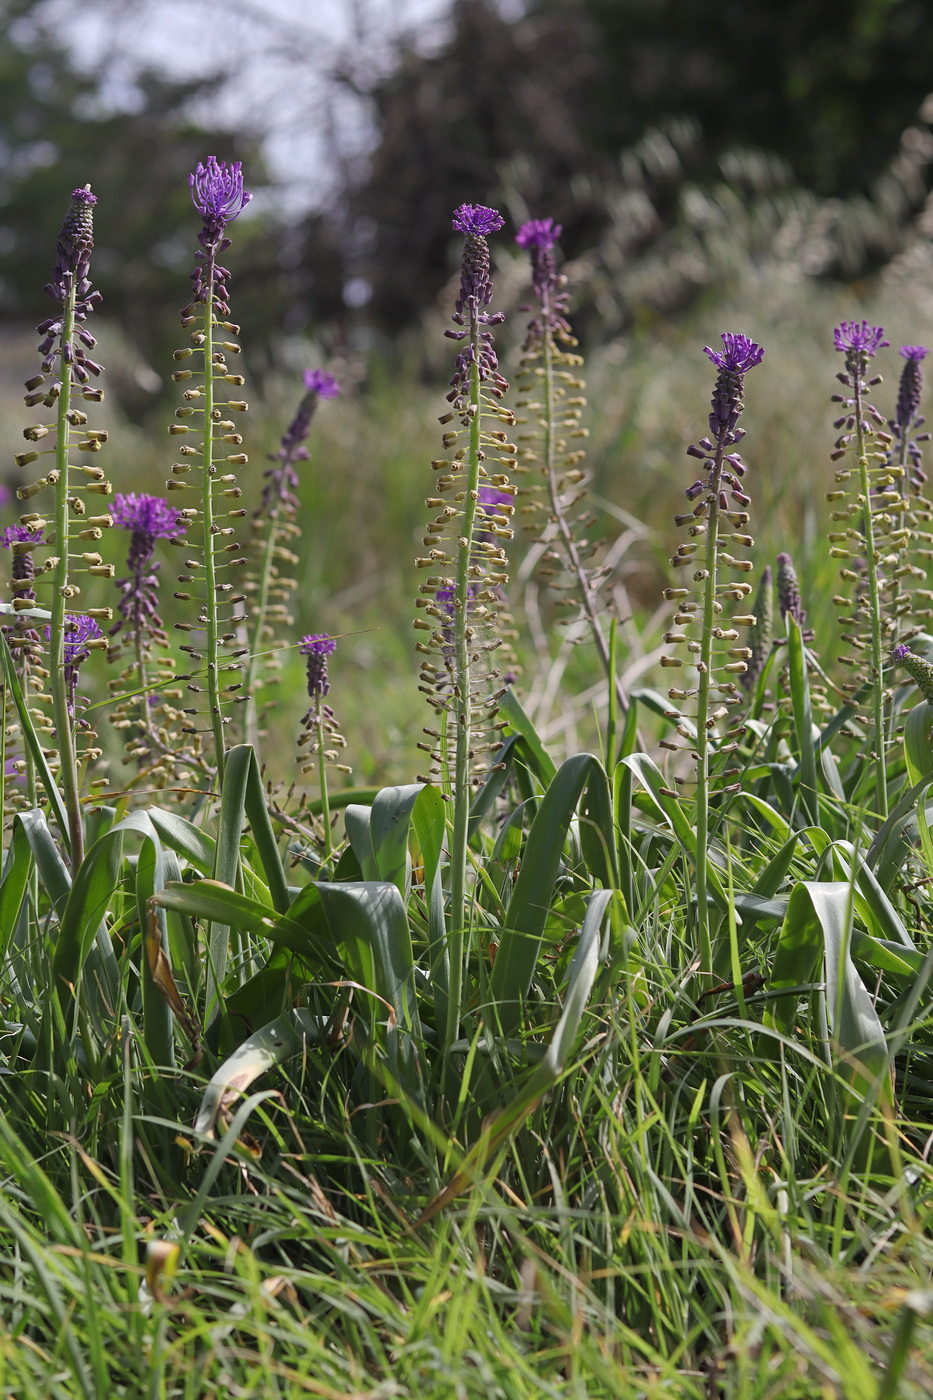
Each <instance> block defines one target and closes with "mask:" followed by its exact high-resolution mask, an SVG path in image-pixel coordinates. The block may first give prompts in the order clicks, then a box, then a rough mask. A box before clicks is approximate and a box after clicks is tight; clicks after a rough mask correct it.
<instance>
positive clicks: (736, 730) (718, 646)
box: [661, 332, 764, 976]
mask: <svg viewBox="0 0 933 1400" xmlns="http://www.w3.org/2000/svg"><path fill="white" fill-rule="evenodd" d="M722 340H723V349H722V350H713V349H711V348H710V347H709V346H706V347H705V353H706V354H707V355H708V356H709V358H710V360H711V361H712V362H713V364H714V365H715V366H716V367H717V369H718V371H719V373H718V375H717V377H716V385H715V388H714V390H713V397H712V404H711V412H710V415H709V436H708V437H703V438H701V439H700V441H699V443H694V444H692V445H691V446H690V447H689V448H688V449H687V451H688V455H689V456H691V457H696V458H699V459H700V460H701V461H702V462H703V464H704V472H703V475H702V476H701V477H700V478H699V479H698V480H697V481H695V482H694V483H693V484H692V485H691V486H690V487H689V488H688V490H687V493H686V494H687V499H688V501H690V502H695V504H694V505H693V509H692V511H691V512H690V513H689V514H688V515H681V516H678V517H677V523H678V525H687V526H688V527H689V528H688V534H689V536H690V542H689V543H687V544H682V545H680V546H679V547H678V550H677V553H676V554H675V555H674V557H673V559H672V560H671V562H672V564H673V565H674V567H675V568H683V569H687V570H692V581H693V584H694V585H695V588H696V592H697V594H698V599H697V600H696V601H694V600H693V599H692V598H691V593H693V591H694V590H693V589H690V588H688V587H678V588H669V589H667V591H666V596H667V597H668V598H669V599H670V600H671V601H672V602H674V603H675V604H676V612H675V614H674V629H673V630H671V631H670V632H668V633H667V634H666V636H665V641H666V642H668V643H680V644H682V645H684V646H685V648H686V651H687V653H688V659H687V662H686V664H687V666H689V667H692V668H694V671H695V684H694V685H682V686H678V687H673V688H671V690H670V691H669V692H668V694H669V696H670V698H671V700H673V701H676V702H677V708H676V709H674V710H672V711H670V712H669V713H670V715H671V718H672V719H674V720H675V721H677V732H678V734H680V735H681V737H682V738H685V739H687V740H688V741H690V740H693V735H692V734H691V730H690V728H688V727H687V725H686V724H685V723H684V720H685V719H687V718H690V719H691V720H692V726H693V729H694V730H695V740H693V742H688V744H687V745H686V747H687V748H688V749H689V750H690V755H691V758H692V760H693V763H694V765H695V777H694V778H692V779H687V778H684V777H682V776H681V777H678V778H677V779H676V781H677V783H678V786H679V787H680V788H681V789H682V790H685V795H686V792H687V791H689V788H690V787H691V786H693V788H694V797H695V809H694V810H695V823H696V898H697V943H698V953H699V958H700V969H699V971H700V974H701V976H702V975H704V974H709V973H711V972H712V970H713V948H712V937H711V933H710V922H709V909H708V906H707V855H708V849H709V804H710V796H711V769H712V764H713V762H714V760H717V759H718V756H720V755H725V756H728V754H730V753H731V752H734V750H735V748H736V746H737V738H738V736H739V734H740V733H741V732H742V729H741V726H740V725H739V726H735V725H733V726H732V727H731V728H726V730H725V733H724V734H722V735H721V737H720V726H721V725H722V724H723V723H724V722H725V724H729V723H730V714H729V712H730V709H732V708H733V707H735V706H741V705H742V704H743V703H744V701H743V697H742V695H741V693H740V690H739V686H738V685H737V684H736V681H737V680H739V679H740V678H741V677H742V676H743V675H744V674H745V672H746V670H747V665H748V662H749V661H750V660H751V659H752V656H753V649H752V648H751V647H749V646H736V642H737V641H738V640H739V631H738V629H739V628H740V627H742V628H749V627H754V625H755V622H756V619H755V617H754V616H753V615H749V614H745V613H733V615H732V616H728V615H727V611H726V610H727V609H730V608H731V607H732V605H734V604H738V605H739V606H742V605H743V604H744V605H745V606H746V607H747V603H746V601H745V600H746V599H747V598H748V595H749V594H750V593H751V591H752V588H751V584H750V583H748V582H747V581H746V580H745V579H744V578H743V577H742V575H745V574H747V573H749V572H750V571H751V568H752V565H751V562H750V561H749V560H747V559H736V558H735V556H734V555H733V554H732V553H731V550H732V549H733V548H734V547H735V546H736V545H739V546H741V547H743V548H747V547H748V546H750V545H751V544H752V543H753V541H752V539H751V536H750V535H748V534H747V533H746V528H747V525H748V520H749V516H748V512H747V510H746V507H747V506H748V505H749V497H748V495H747V494H746V492H745V490H744V487H743V484H742V479H743V477H744V476H745V473H746V470H747V468H746V465H745V463H744V462H743V461H742V458H741V456H740V454H739V452H738V451H737V448H738V444H739V443H740V442H741V441H742V439H743V438H744V436H745V430H744V428H740V427H739V426H738V422H739V417H740V416H741V413H742V410H743V408H744V407H745V401H744V398H743V392H744V384H745V375H746V374H747V373H748V371H749V370H750V369H753V368H754V366H755V365H758V364H760V363H761V359H762V356H763V354H764V351H763V350H762V348H761V346H760V345H757V344H756V343H755V342H754V341H753V340H750V339H749V338H748V336H745V335H738V334H733V333H731V332H725V333H724V334H723V337H722ZM736 507H737V508H736ZM698 564H699V565H700V567H699V568H698V567H697V565H698ZM730 574H732V575H735V574H737V575H739V577H738V578H730V577H729V575H730ZM681 628H683V629H684V630H683V631H681V630H680V629H681ZM684 664H685V663H684V660H683V658H682V657H680V656H676V655H670V654H668V655H664V656H662V657H661V665H662V666H668V667H675V668H681V667H683V666H684ZM691 679H693V678H691ZM684 702H692V714H688V713H685V710H686V711H689V709H690V708H691V705H690V704H689V703H688V704H687V705H685V703H684ZM717 740H718V741H719V742H718V743H716V741H717ZM714 743H715V745H716V746H715V747H714ZM694 744H695V747H694ZM666 747H668V748H679V747H680V745H675V744H668V745H666ZM720 776H722V777H725V778H728V777H730V776H737V770H735V769H728V768H726V769H725V770H723V772H722V774H721V775H720ZM739 786H740V784H726V785H725V786H724V787H723V788H722V789H721V790H722V791H724V792H729V791H733V790H737V789H738V787H739ZM670 795H672V796H677V795H678V794H677V793H676V792H674V791H673V790H670Z"/></svg>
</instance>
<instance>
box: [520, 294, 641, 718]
mask: <svg viewBox="0 0 933 1400" xmlns="http://www.w3.org/2000/svg"><path fill="white" fill-rule="evenodd" d="M548 302H549V297H548V295H547V292H546V291H545V293H544V295H543V296H542V299H541V310H542V319H543V320H544V322H545V324H546V325H547V324H548V317H549V305H548ZM542 360H543V369H544V392H545V413H544V443H543V454H542V455H543V457H544V466H545V471H546V472H547V485H548V497H549V499H550V503H551V518H552V519H553V520H554V522H555V524H556V525H557V529H558V531H559V533H560V538H561V543H562V544H563V547H564V554H565V555H566V558H567V562H568V564H569V565H570V569H571V572H572V573H573V576H574V578H575V579H576V581H577V588H578V589H579V592H580V602H581V604H582V606H583V611H584V614H585V616H586V620H587V622H588V623H589V626H590V631H591V632H592V634H593V641H594V643H595V645H596V652H597V655H598V656H599V660H600V663H601V665H602V668H603V671H604V672H605V674H606V679H607V681H608V682H609V684H610V685H612V686H614V688H615V693H616V702H617V704H618V705H619V707H620V708H621V710H622V713H623V714H627V713H628V707H629V699H628V695H627V694H626V693H625V687H624V686H623V685H622V682H621V681H620V680H619V678H618V676H615V675H613V670H612V662H611V659H610V655H609V644H608V642H607V641H606V636H605V633H604V632H603V629H602V624H601V622H600V618H599V609H598V606H597V602H596V598H595V595H594V593H593V589H592V588H591V586H590V579H589V575H588V574H587V571H586V566H585V565H584V563H583V560H582V559H581V558H580V551H579V549H578V548H577V542H576V540H575V538H574V534H573V530H572V528H571V526H570V522H569V521H568V520H567V517H566V515H565V513H564V510H563V508H562V506H561V500H560V489H559V486H558V470H557V463H556V460H555V458H556V450H555V435H554V417H555V402H554V393H555V385H554V343H553V339H552V337H551V334H550V332H548V333H547V334H545V335H544V336H543V337H542Z"/></svg>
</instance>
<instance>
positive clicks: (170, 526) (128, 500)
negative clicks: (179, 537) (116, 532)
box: [110, 491, 178, 540]
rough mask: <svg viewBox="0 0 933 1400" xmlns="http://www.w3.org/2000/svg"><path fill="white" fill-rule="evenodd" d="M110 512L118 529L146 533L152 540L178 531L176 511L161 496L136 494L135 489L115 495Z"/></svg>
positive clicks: (160, 538) (167, 536) (163, 538)
mask: <svg viewBox="0 0 933 1400" xmlns="http://www.w3.org/2000/svg"><path fill="white" fill-rule="evenodd" d="M110 514H111V515H112V516H113V523H114V525H116V526H117V527H118V528H119V529H121V530H132V531H133V532H134V534H141V535H148V536H150V538H151V539H153V540H165V539H168V538H169V537H170V536H171V535H175V534H177V533H178V526H177V525H176V521H177V519H178V512H177V511H176V510H174V509H173V508H172V507H171V506H170V505H169V503H168V501H165V500H163V499H162V497H161V496H143V495H137V494H136V492H135V491H134V492H130V494H129V495H126V496H115V497H114V501H113V505H112V506H111V507H110Z"/></svg>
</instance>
